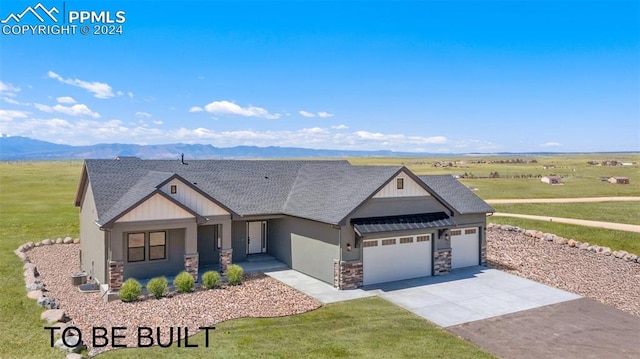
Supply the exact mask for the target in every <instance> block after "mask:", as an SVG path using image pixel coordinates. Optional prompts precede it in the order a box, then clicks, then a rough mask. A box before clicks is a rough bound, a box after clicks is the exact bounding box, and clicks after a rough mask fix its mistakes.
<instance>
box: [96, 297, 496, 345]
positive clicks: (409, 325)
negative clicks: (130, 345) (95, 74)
mask: <svg viewBox="0 0 640 359" xmlns="http://www.w3.org/2000/svg"><path fill="white" fill-rule="evenodd" d="M189 344H198V346H199V347H198V348H177V347H175V348H174V347H172V348H168V349H163V348H159V347H154V348H146V349H123V350H116V351H112V352H107V353H105V354H101V355H99V358H138V357H141V356H152V357H154V358H174V357H177V356H178V355H185V356H188V357H190V358H258V357H268V358H493V356H491V355H490V354H488V353H486V352H483V351H482V350H480V349H478V348H477V347H475V346H473V345H471V344H469V343H467V342H465V341H464V340H463V339H460V338H457V337H455V336H453V335H451V334H450V333H448V332H446V331H445V330H444V329H441V328H439V327H437V326H435V325H432V324H429V323H428V322H426V321H425V320H423V319H420V318H418V317H416V316H415V315H413V314H411V313H409V312H407V311H405V310H404V309H401V308H399V307H397V306H395V305H393V304H391V303H389V302H387V301H386V300H384V299H381V298H377V297H375V298H367V299H360V300H354V301H348V302H343V303H336V304H329V305H325V306H323V307H321V308H320V309H318V310H315V311H313V312H309V313H305V314H300V315H296V316H291V317H282V318H269V319H250V318H248V319H239V320H232V321H229V322H225V323H220V324H218V325H217V326H216V330H215V331H212V332H210V334H209V347H208V348H206V347H205V336H204V333H198V334H197V335H196V336H194V337H192V339H190V340H189Z"/></svg>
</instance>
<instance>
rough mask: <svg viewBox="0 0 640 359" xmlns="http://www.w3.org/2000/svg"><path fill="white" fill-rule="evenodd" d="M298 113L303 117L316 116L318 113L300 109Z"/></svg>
mask: <svg viewBox="0 0 640 359" xmlns="http://www.w3.org/2000/svg"><path fill="white" fill-rule="evenodd" d="M298 113H299V114H300V115H301V116H302V117H316V115H315V114H314V113H311V112H307V111H302V110H301V111H298Z"/></svg>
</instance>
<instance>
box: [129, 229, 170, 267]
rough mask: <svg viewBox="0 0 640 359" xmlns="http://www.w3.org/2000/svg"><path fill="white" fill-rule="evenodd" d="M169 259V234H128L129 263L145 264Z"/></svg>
mask: <svg viewBox="0 0 640 359" xmlns="http://www.w3.org/2000/svg"><path fill="white" fill-rule="evenodd" d="M147 258H148V260H149V261H154V260H161V259H166V258H167V232H164V231H161V232H139V233H129V234H127V261H128V262H144V261H145V260H146V259H147Z"/></svg>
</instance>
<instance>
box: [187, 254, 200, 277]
mask: <svg viewBox="0 0 640 359" xmlns="http://www.w3.org/2000/svg"><path fill="white" fill-rule="evenodd" d="M199 258H200V257H199V255H198V253H193V254H185V255H184V270H185V271H187V273H189V274H191V276H193V279H194V280H195V281H196V282H197V281H198V261H199Z"/></svg>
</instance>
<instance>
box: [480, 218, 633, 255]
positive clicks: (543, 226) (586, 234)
mask: <svg viewBox="0 0 640 359" xmlns="http://www.w3.org/2000/svg"><path fill="white" fill-rule="evenodd" d="M488 221H489V222H490V223H498V224H510V225H513V226H518V227H520V228H525V229H536V230H539V231H542V232H548V233H553V234H556V235H559V236H562V237H565V238H571V239H575V240H578V241H580V242H589V243H590V244H597V245H599V246H605V247H609V248H611V250H614V251H615V250H625V251H627V252H630V253H634V254H640V233H633V232H624V231H614V230H611V229H602V228H592V227H583V226H576V225H571V224H563V223H556V222H547V221H536V220H533V219H523V218H508V217H489V219H488Z"/></svg>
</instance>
